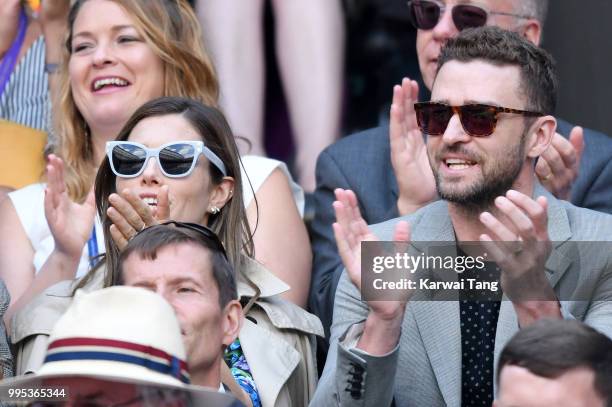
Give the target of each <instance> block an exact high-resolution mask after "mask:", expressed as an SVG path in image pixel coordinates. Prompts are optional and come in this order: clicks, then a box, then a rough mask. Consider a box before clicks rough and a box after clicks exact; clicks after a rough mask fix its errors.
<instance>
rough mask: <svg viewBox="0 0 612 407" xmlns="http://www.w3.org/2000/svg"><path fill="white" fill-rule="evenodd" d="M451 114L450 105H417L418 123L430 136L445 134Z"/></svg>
mask: <svg viewBox="0 0 612 407" xmlns="http://www.w3.org/2000/svg"><path fill="white" fill-rule="evenodd" d="M451 116H452V110H451V108H450V106H445V105H440V104H435V103H432V104H421V105H417V106H416V117H417V124H418V125H419V128H420V129H421V131H422V132H423V133H425V134H427V135H430V136H441V135H442V134H444V132H445V131H446V126H447V125H448V121H449V120H450V118H451Z"/></svg>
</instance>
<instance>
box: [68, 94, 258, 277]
mask: <svg viewBox="0 0 612 407" xmlns="http://www.w3.org/2000/svg"><path fill="white" fill-rule="evenodd" d="M169 114H180V115H181V116H182V117H184V118H185V119H186V120H187V121H188V122H189V123H190V124H191V125H192V126H193V127H194V128H195V129H196V130H197V131H198V133H199V134H200V135H201V137H202V140H203V141H204V143H205V144H206V146H207V147H208V148H209V149H210V150H212V151H213V152H214V153H215V154H216V155H217V156H218V157H219V158H220V159H221V161H223V163H224V164H225V167H226V169H227V176H228V177H232V178H233V179H234V182H235V188H234V191H233V195H232V197H231V198H230V200H229V201H228V202H227V203H226V204H225V206H224V207H223V208H222V209H221V211H220V212H219V213H218V214H216V215H211V217H210V218H209V222H210V224H209V225H206V226H208V227H210V228H211V229H212V230H213V231H214V232H215V233H216V234H217V235H218V236H219V238H220V239H221V241H222V242H223V244H224V245H225V248H226V250H227V255H228V259H229V261H230V263H231V265H232V266H233V267H234V269H236V270H242V269H243V267H241V266H242V265H243V260H242V256H241V252H244V254H246V255H247V256H249V257H253V251H254V249H253V239H252V235H251V230H250V227H249V223H248V220H247V216H246V209H245V207H244V200H243V197H242V182H243V181H242V177H241V173H240V165H241V162H240V155H239V154H238V148H237V147H236V142H235V140H234V136H233V134H232V132H231V130H230V128H229V125H228V123H227V121H226V120H225V117H224V116H223V114H222V113H221V112H220V111H219V110H218V109H216V108H214V107H211V106H205V105H203V104H201V103H200V102H197V101H195V100H191V99H187V98H182V97H163V98H159V99H155V100H152V101H150V102H148V103H145V104H144V105H143V106H141V107H140V108H139V109H138V110H137V111H136V112H135V113H134V114H133V115H132V117H131V118H130V119H129V120H128V122H127V123H126V124H125V126H124V127H123V129H122V130H121V132H120V133H119V136H118V137H117V140H127V139H128V138H129V136H130V133H131V132H132V130H133V129H134V127H136V125H137V124H138V123H139V122H140V121H142V120H144V119H146V118H148V117H157V116H164V115H169ZM200 159H202V158H200ZM209 172H210V176H211V180H212V182H213V183H214V184H219V183H220V182H221V181H222V179H223V174H221V172H220V171H219V169H218V168H217V167H216V166H215V165H213V164H212V163H210V165H209ZM114 192H116V176H115V174H114V173H113V171H112V170H111V167H110V164H109V162H108V160H105V161H104V162H103V163H102V165H101V166H100V169H99V170H98V175H97V176H96V182H95V194H96V206H97V208H98V214H99V215H100V219H103V231H104V243H105V246H106V267H107V271H106V276H105V280H104V286H105V287H107V286H110V285H114V284H116V282H117V278H118V277H117V270H118V267H117V265H118V259H119V249H118V248H117V246H116V245H115V243H114V241H113V239H112V237H111V234H110V226H111V224H112V221H111V220H110V218H108V217H107V216H106V211H107V209H108V207H109V203H108V197H109V196H110V194H112V193H114ZM95 271H96V268H94V269H93V270H92V271H90V273H89V274H88V275H87V276H86V277H85V278H84V279H83V280H82V281H81V282H80V283H79V287H78V288H80V287H83V286H84V285H85V284H87V282H88V281H89V279H90V278H91V277H92V276H93V273H95Z"/></svg>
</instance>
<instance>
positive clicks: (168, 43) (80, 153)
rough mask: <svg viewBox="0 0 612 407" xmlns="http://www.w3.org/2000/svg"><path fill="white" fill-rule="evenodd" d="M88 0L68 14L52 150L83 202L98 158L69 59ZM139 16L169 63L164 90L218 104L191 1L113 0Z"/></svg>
mask: <svg viewBox="0 0 612 407" xmlns="http://www.w3.org/2000/svg"><path fill="white" fill-rule="evenodd" d="M86 1H87V0H77V1H76V2H75V3H74V4H73V5H72V7H71V9H70V13H69V15H68V36H67V39H66V44H65V45H66V46H65V49H64V56H63V58H62V69H61V70H60V78H59V82H60V85H59V92H58V95H57V100H56V101H55V102H54V105H55V106H57V110H56V111H55V115H54V121H55V123H54V129H55V135H56V139H57V142H56V145H54V146H52V147H51V150H52V152H54V153H55V154H57V155H58V156H60V157H61V158H62V159H63V160H64V162H65V164H66V165H65V180H66V186H67V189H68V195H69V196H70V197H71V198H72V199H73V200H76V201H82V200H83V199H84V198H85V196H86V195H87V192H88V191H89V189H90V188H91V184H92V182H93V174H94V171H95V169H96V168H97V167H98V165H99V163H96V162H94V157H93V149H92V143H91V140H90V135H89V134H88V127H87V123H86V122H85V119H84V118H83V116H82V115H81V113H80V112H79V110H78V108H77V106H76V104H75V102H74V98H73V96H72V90H71V87H70V78H69V76H68V62H69V60H70V57H71V52H72V47H71V44H72V34H73V31H72V30H73V27H74V22H75V20H76V18H77V16H78V14H79V11H80V9H81V7H82V6H83V4H84V3H85V2H86ZM112 1H114V2H116V3H117V4H119V5H120V6H121V7H122V8H124V9H125V10H126V12H127V13H128V14H129V15H130V16H131V17H132V18H133V19H134V24H135V26H136V29H137V30H138V31H139V32H140V33H141V35H142V36H143V37H144V39H145V41H146V42H147V44H148V45H149V46H150V47H151V49H152V50H153V52H154V53H155V54H156V55H157V56H158V57H159V58H160V59H161V60H162V61H163V64H164V68H165V69H164V75H165V77H164V95H165V96H184V97H189V98H192V99H195V100H198V101H200V102H202V103H206V104H208V105H211V106H216V104H217V98H218V94H219V89H218V83H217V77H216V74H215V71H214V69H213V65H212V63H211V61H210V58H209V56H208V55H207V54H206V51H205V48H204V44H203V42H202V32H201V29H200V24H199V22H198V19H197V17H196V16H195V14H194V12H193V10H192V8H191V6H190V5H189V4H188V3H187V2H186V1H185V0H112Z"/></svg>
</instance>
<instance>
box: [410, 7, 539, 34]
mask: <svg viewBox="0 0 612 407" xmlns="http://www.w3.org/2000/svg"><path fill="white" fill-rule="evenodd" d="M408 9H409V10H410V21H411V22H412V25H414V26H415V27H416V28H418V29H419V30H431V29H432V28H434V27H435V26H436V25H437V24H438V21H440V16H442V15H443V14H444V10H445V9H446V6H444V5H440V4H439V3H436V2H434V1H428V0H411V1H409V2H408ZM489 15H502V16H511V17H516V18H532V17H531V16H527V15H521V14H513V13H504V12H501V11H487V10H485V9H484V8H482V7H480V6H475V5H473V4H456V5H455V6H453V10H452V16H453V23H454V24H455V27H457V29H458V30H459V31H461V30H464V29H466V28H474V27H482V26H484V25H486V24H487V20H488V19H489Z"/></svg>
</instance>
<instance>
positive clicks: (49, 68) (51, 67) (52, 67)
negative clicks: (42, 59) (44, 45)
mask: <svg viewBox="0 0 612 407" xmlns="http://www.w3.org/2000/svg"><path fill="white" fill-rule="evenodd" d="M57 71H59V64H45V72H46V73H48V74H54V73H56V72H57Z"/></svg>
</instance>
